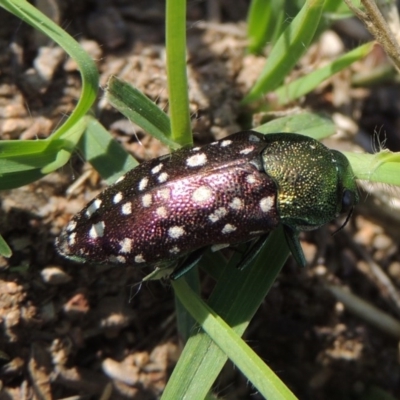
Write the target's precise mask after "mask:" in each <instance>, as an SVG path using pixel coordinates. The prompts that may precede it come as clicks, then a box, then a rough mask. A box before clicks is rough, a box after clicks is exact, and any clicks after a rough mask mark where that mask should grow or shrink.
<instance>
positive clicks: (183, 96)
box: [165, 0, 193, 146]
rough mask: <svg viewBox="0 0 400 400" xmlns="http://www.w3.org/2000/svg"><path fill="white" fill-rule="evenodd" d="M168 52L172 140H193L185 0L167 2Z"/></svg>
mask: <svg viewBox="0 0 400 400" xmlns="http://www.w3.org/2000/svg"><path fill="white" fill-rule="evenodd" d="M165 38H166V52H167V80H168V95H169V116H170V119H171V134H172V139H173V140H174V141H175V142H177V143H179V144H180V145H181V146H184V145H189V144H192V143H193V137H192V129H191V123H190V114H189V97H188V93H189V90H188V84H187V72H186V0H167V2H166V31H165Z"/></svg>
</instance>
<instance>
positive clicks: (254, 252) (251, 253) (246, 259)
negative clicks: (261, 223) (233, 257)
mask: <svg viewBox="0 0 400 400" xmlns="http://www.w3.org/2000/svg"><path fill="white" fill-rule="evenodd" d="M267 238H268V234H266V235H262V236H260V237H259V238H257V239H256V240H255V241H254V243H253V244H251V245H250V246H249V247H248V249H247V250H246V251H245V253H244V254H243V257H242V258H241V260H240V261H239V264H238V265H237V266H236V268H238V269H240V270H243V269H245V268H246V267H248V266H249V265H250V264H251V263H252V262H253V261H254V259H255V258H256V257H257V256H258V254H259V253H260V250H261V249H262V247H263V246H264V243H265V242H266V241H267Z"/></svg>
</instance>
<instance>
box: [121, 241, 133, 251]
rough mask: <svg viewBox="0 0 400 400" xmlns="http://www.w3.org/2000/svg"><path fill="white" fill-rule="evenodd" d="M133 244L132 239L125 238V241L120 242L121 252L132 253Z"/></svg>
mask: <svg viewBox="0 0 400 400" xmlns="http://www.w3.org/2000/svg"><path fill="white" fill-rule="evenodd" d="M132 244H133V241H132V239H129V238H125V239H124V240H121V241H120V242H119V245H120V246H121V249H120V252H121V253H130V252H131V251H132Z"/></svg>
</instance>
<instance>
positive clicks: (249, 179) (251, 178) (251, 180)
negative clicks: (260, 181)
mask: <svg viewBox="0 0 400 400" xmlns="http://www.w3.org/2000/svg"><path fill="white" fill-rule="evenodd" d="M246 181H247V183H250V184H253V183H256V182H257V178H256V177H255V176H254V175H253V174H252V175H247V176H246Z"/></svg>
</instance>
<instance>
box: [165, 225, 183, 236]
mask: <svg viewBox="0 0 400 400" xmlns="http://www.w3.org/2000/svg"><path fill="white" fill-rule="evenodd" d="M184 234H185V230H184V229H183V228H182V227H181V226H172V227H171V228H169V229H168V236H169V237H171V238H172V239H178V238H180V237H181V236H182V235H184Z"/></svg>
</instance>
